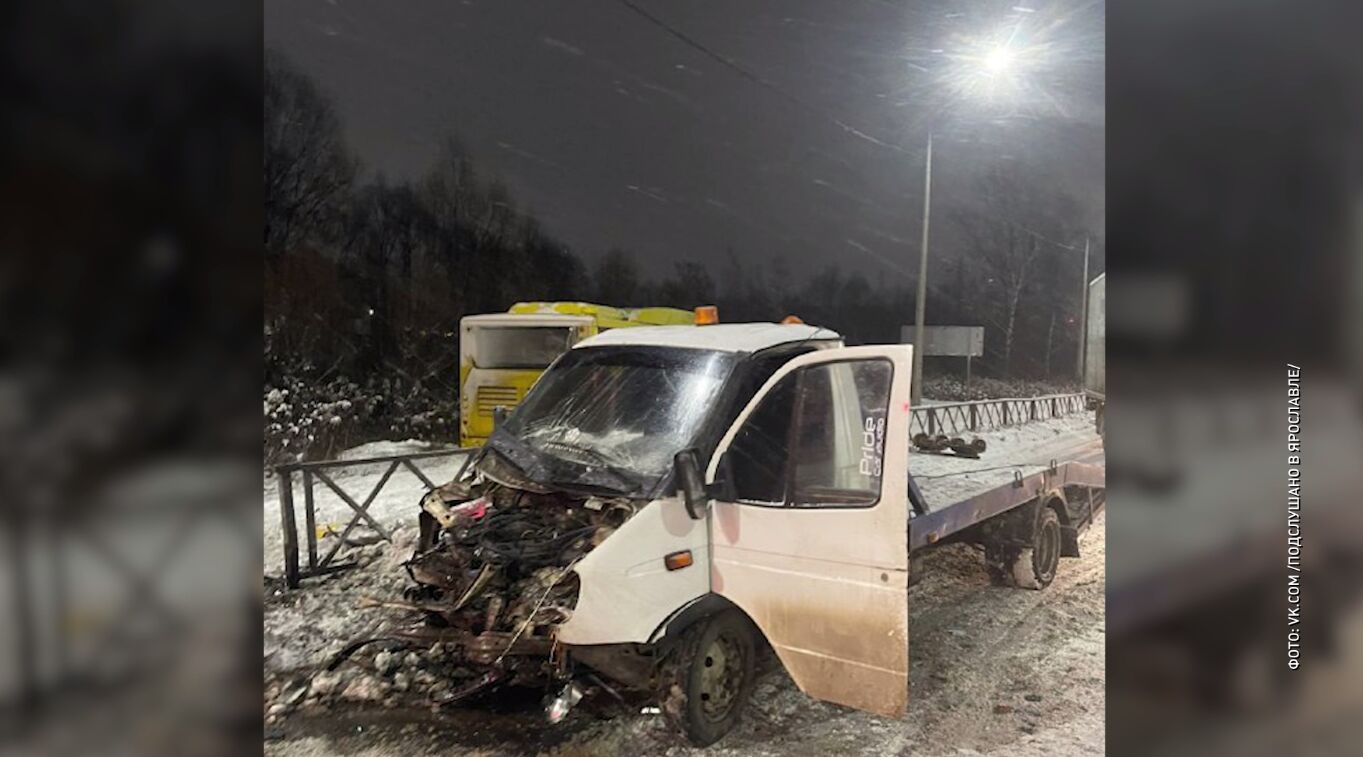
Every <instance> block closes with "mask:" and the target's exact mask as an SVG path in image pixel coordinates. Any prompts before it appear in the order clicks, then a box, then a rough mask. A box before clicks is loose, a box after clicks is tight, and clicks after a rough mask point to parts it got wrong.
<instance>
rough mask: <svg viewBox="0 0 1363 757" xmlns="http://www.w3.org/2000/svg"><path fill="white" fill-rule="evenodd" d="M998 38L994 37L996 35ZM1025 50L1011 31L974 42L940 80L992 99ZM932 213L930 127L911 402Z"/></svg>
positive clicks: (1022, 65)
mask: <svg viewBox="0 0 1363 757" xmlns="http://www.w3.org/2000/svg"><path fill="white" fill-rule="evenodd" d="M995 39H997V38H995ZM1028 57H1029V55H1028V51H1027V50H1020V49H1019V48H1017V47H1015V46H1014V44H1013V39H1012V35H1009V37H1008V38H1007V40H1005V41H1004V42H993V43H992V44H986V43H975V44H968V45H966V49H965V50H964V51H963V52H962V53H961V54H960V55H957V56H954V59H953V63H954V64H955V65H954V66H953V67H952V69H951V70H949V71H947V72H946V73H944V74H943V75H942V76H941V81H942V83H943V84H944V85H945V86H946V88H947V89H948V90H950V93H951V94H952V95H954V96H963V97H964V98H969V99H975V100H979V99H993V96H994V94H995V93H996V91H997V90H998V89H999V87H1000V85H1011V86H1012V87H1017V86H1018V85H1019V84H1020V81H1019V77H1020V76H1021V75H1022V74H1023V73H1024V72H1025V69H1026V68H1027V66H1026V63H1027V62H1028ZM931 215H932V130H931V129H929V130H928V146H927V153H926V157H925V158H924V160H923V239H922V249H921V252H920V254H919V259H918V296H917V298H916V301H915V303H914V327H913V380H912V382H911V392H910V394H911V397H910V402H911V403H912V404H914V405H917V404H918V403H919V402H920V401H921V400H922V399H923V345H924V329H925V327H926V325H927V324H926V320H927V299H928V228H929V225H928V220H929V218H930V216H931Z"/></svg>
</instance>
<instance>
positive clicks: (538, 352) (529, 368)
mask: <svg viewBox="0 0 1363 757" xmlns="http://www.w3.org/2000/svg"><path fill="white" fill-rule="evenodd" d="M694 322H695V316H694V314H693V313H692V312H691V311H688V310H678V309H676V308H614V307H610V306H608V305H594V304H592V303H589V302H518V303H516V304H515V305H512V306H511V309H510V310H508V311H507V312H505V313H491V314H488V315H470V316H465V317H464V318H462V319H460V321H459V444H460V445H461V446H464V447H476V446H481V445H482V444H483V442H485V441H487V438H488V437H489V436H490V435H491V434H492V428H493V415H494V413H495V411H496V409H497V408H498V407H504V408H506V409H507V410H510V409H511V408H513V407H515V406H516V405H517V404H519V403H520V401H521V399H523V398H524V397H525V393H526V392H528V391H530V387H531V386H533V385H534V383H535V381H536V380H538V379H539V377H540V374H541V373H543V372H544V369H546V368H548V367H549V364H550V363H552V362H554V360H556V359H557V358H558V356H559V355H562V354H563V353H565V352H567V351H568V350H569V349H571V348H572V346H573V345H574V344H577V343H578V342H580V341H582V340H583V339H586V338H587V337H589V336H594V335H596V334H597V333H599V332H602V331H605V330H607V329H618V328H626V327H629V326H671V325H689V324H692V323H694Z"/></svg>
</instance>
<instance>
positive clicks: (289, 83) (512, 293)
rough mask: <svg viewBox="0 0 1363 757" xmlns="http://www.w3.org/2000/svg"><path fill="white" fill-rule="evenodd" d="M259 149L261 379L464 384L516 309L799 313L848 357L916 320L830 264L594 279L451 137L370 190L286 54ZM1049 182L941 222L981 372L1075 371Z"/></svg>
mask: <svg viewBox="0 0 1363 757" xmlns="http://www.w3.org/2000/svg"><path fill="white" fill-rule="evenodd" d="M265 145H266V153H265V195H266V205H265V210H266V213H265V216H266V220H265V255H266V329H267V334H266V337H267V338H266V345H267V355H266V358H267V361H266V362H267V371H275V372H277V371H280V370H286V369H292V368H293V367H297V366H300V365H306V366H310V367H311V369H312V370H316V371H320V372H338V373H341V374H344V375H347V376H351V377H354V378H358V379H363V378H365V377H371V376H379V375H394V376H401V377H403V378H405V379H406V380H408V381H410V382H413V383H414V384H416V385H417V386H421V385H423V384H424V385H427V386H429V387H433V388H434V387H439V388H441V389H442V390H443V389H445V388H453V383H454V382H455V378H454V377H455V376H456V375H457V370H456V363H457V346H456V339H457V332H456V326H457V323H458V320H459V318H460V317H461V316H463V315H467V314H472V313H484V312H497V311H504V310H506V308H507V307H509V306H510V305H511V304H512V303H513V302H516V301H519V300H537V299H545V300H588V301H596V302H601V303H604V304H610V305H617V306H623V307H629V306H645V305H666V306H673V307H681V308H692V307H695V306H696V305H699V304H711V303H713V304H717V305H718V306H719V308H720V314H721V318H722V319H723V320H726V321H749V320H779V319H780V318H782V317H784V316H786V315H789V314H795V315H798V316H800V317H801V318H802V319H804V320H805V321H806V322H809V323H817V324H819V325H824V326H828V327H830V328H834V329H837V330H838V331H840V332H842V333H843V334H844V335H845V336H846V337H847V338H848V341H849V342H853V343H869V342H893V341H898V339H899V330H900V327H901V325H903V324H906V323H908V322H910V321H911V320H912V314H913V312H914V297H915V292H914V289H913V286H912V284H911V283H908V282H905V281H904V280H903V277H896V278H897V281H898V283H894V282H886V281H884V280H876V281H872V280H870V279H868V278H867V277H866V276H864V275H862V274H860V273H847V272H845V271H844V270H843V269H842V268H841V267H839V266H838V265H836V264H835V263H829V264H828V265H826V266H824V267H822V268H820V269H817V270H814V271H810V272H802V273H800V274H798V275H797V274H795V273H794V272H792V267H793V264H792V263H791V262H790V261H787V260H785V259H784V258H782V257H779V256H778V257H772V258H769V259H766V260H754V259H751V257H747V256H744V255H743V254H741V252H740V251H735V250H728V251H726V256H725V262H724V263H723V264H721V268H720V270H718V271H717V272H716V273H717V274H718V275H716V274H715V273H712V272H711V270H709V269H708V268H707V267H706V266H704V265H702V264H700V263H698V262H694V261H681V262H677V263H675V264H674V265H673V268H672V270H671V271H670V272H669V273H668V274H666V275H664V276H661V277H655V278H651V277H648V276H646V275H645V274H644V273H643V272H642V270H641V266H640V264H639V260H638V259H637V258H636V257H635V255H634V254H632V253H631V252H630V251H628V250H621V249H611V250H607V251H604V253H602V254H600V256H599V257H598V258H597V259H596V261H595V262H594V263H592V264H590V265H587V264H584V263H583V261H582V259H581V258H579V257H578V256H577V254H575V253H574V252H573V251H572V250H570V249H569V248H568V246H567V245H565V244H564V243H562V242H561V241H559V240H557V239H555V238H553V237H552V236H551V235H550V234H548V233H547V232H546V231H545V230H544V229H542V228H541V227H540V225H539V223H538V222H537V221H536V219H535V217H534V215H533V214H532V213H531V212H529V211H528V210H526V209H524V208H521V207H518V206H517V204H516V201H515V198H513V197H512V195H511V193H510V191H509V190H508V188H507V187H506V185H505V184H503V183H502V182H501V181H499V180H498V179H497V178H496V177H495V176H490V175H486V174H484V173H481V172H480V171H479V170H478V168H477V166H476V165H475V164H474V161H473V160H472V158H471V157H470V155H469V153H468V151H467V150H465V149H464V148H463V147H462V146H461V145H460V144H459V142H458V141H457V140H454V139H450V140H448V141H447V142H446V143H445V145H444V146H443V148H442V149H441V151H440V153H439V155H438V157H437V159H436V160H435V161H434V164H433V165H432V166H431V167H430V169H429V171H427V173H426V174H425V175H424V176H422V177H420V178H419V179H415V180H409V181H390V180H387V179H385V178H384V177H382V176H378V177H374V178H372V179H366V180H361V179H360V175H361V174H360V171H359V164H358V161H357V160H356V159H355V157H354V156H353V155H352V154H351V153H350V151H349V148H348V147H347V145H346V144H345V140H344V138H343V135H342V132H341V122H340V119H339V118H338V116H337V115H336V113H335V111H334V108H333V106H332V104H331V102H330V101H329V100H328V98H327V97H326V96H325V94H324V93H322V92H321V91H320V90H319V89H318V87H317V86H316V84H315V83H314V82H312V81H311V80H310V79H308V78H307V77H305V76H304V75H302V74H301V73H299V72H298V71H297V70H296V69H294V68H292V67H291V66H290V65H289V63H288V62H287V61H286V60H284V59H283V58H282V57H280V56H278V55H269V56H267V59H266V97H265ZM1042 186H1045V182H1044V181H1043V180H1042V179H1041V178H1039V177H1037V176H1035V175H1032V174H1029V173H1028V171H1027V170H1026V169H1025V168H1023V167H1020V166H1017V165H1014V164H1008V165H1007V167H1003V168H998V169H995V170H993V171H991V172H989V173H987V174H985V175H983V176H982V177H981V178H980V179H979V184H978V186H977V188H976V189H977V192H976V193H975V194H976V197H975V198H974V200H975V203H974V205H973V206H972V207H970V208H969V209H968V210H967V209H962V210H960V211H957V212H955V213H954V214H948V215H951V217H940V216H939V217H938V220H937V223H943V222H944V221H945V222H946V223H948V224H950V225H951V226H952V227H954V230H955V233H954V235H953V236H954V237H955V239H956V240H957V241H956V243H955V245H954V246H955V249H944V248H942V247H936V248H934V257H933V263H932V273H931V275H930V277H929V280H930V282H931V287H930V291H929V296H928V313H929V319H930V322H931V323H952V324H966V325H983V326H985V327H986V338H985V343H986V355H985V358H984V359H983V360H981V361H978V362H977V363H976V369H977V371H980V372H982V373H992V374H994V375H998V376H1020V377H1032V378H1046V377H1061V378H1068V377H1069V376H1070V375H1072V374H1073V366H1074V357H1075V354H1076V353H1075V349H1076V346H1077V341H1076V334H1077V330H1078V329H1077V318H1078V313H1079V278H1080V273H1079V271H1080V266H1081V265H1082V252H1076V251H1075V250H1073V249H1065V248H1064V247H1062V246H1061V245H1060V244H1057V240H1064V243H1069V244H1070V245H1074V244H1075V243H1076V242H1075V240H1076V238H1077V239H1078V240H1079V241H1078V242H1077V244H1078V246H1079V247H1082V237H1081V236H1080V235H1079V234H1078V231H1077V227H1076V225H1075V224H1074V221H1073V219H1074V218H1075V216H1076V211H1075V207H1074V203H1073V202H1072V201H1070V200H1068V199H1066V198H1065V197H1063V196H1061V195H1058V194H1055V193H1047V192H1044V191H1042V190H1041V189H1040V187H1042ZM912 257H913V259H914V260H916V250H914V251H912ZM1095 259H1100V258H1099V257H1098V256H1095ZM1096 270H1100V269H1096ZM1094 275H1096V273H1095V274H1094ZM717 279H718V281H717ZM932 367H933V366H932V364H931V363H930V369H931V368H932ZM936 367H937V368H938V369H941V370H955V369H956V366H955V365H953V364H951V363H946V364H941V365H938V366H936ZM266 378H267V381H269V380H270V378H271V377H270V376H269V375H267V377H266Z"/></svg>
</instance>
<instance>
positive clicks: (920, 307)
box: [910, 132, 932, 405]
mask: <svg viewBox="0 0 1363 757" xmlns="http://www.w3.org/2000/svg"><path fill="white" fill-rule="evenodd" d="M931 213H932V132H928V154H927V159H926V161H925V162H924V163H923V247H922V251H921V252H920V253H919V258H918V299H917V302H915V303H914V305H915V313H914V326H913V381H912V387H911V390H912V391H911V392H910V402H911V403H912V404H913V405H917V404H918V402H919V401H920V400H922V399H923V347H924V344H923V325H924V324H923V322H924V320H925V319H926V318H927V304H928V218H929V216H930V215H931Z"/></svg>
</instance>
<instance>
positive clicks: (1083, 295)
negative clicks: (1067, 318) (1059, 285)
mask: <svg viewBox="0 0 1363 757" xmlns="http://www.w3.org/2000/svg"><path fill="white" fill-rule="evenodd" d="M1088 320H1089V238H1088V236H1085V237H1084V280H1083V281H1080V282H1079V356H1078V358H1077V359H1076V360H1075V362H1076V363H1077V364H1078V366H1079V380H1080V381H1081V382H1082V381H1083V380H1084V358H1085V357H1086V355H1085V354H1084V353H1085V352H1087V349H1086V348H1087V347H1088V333H1089V332H1088Z"/></svg>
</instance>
